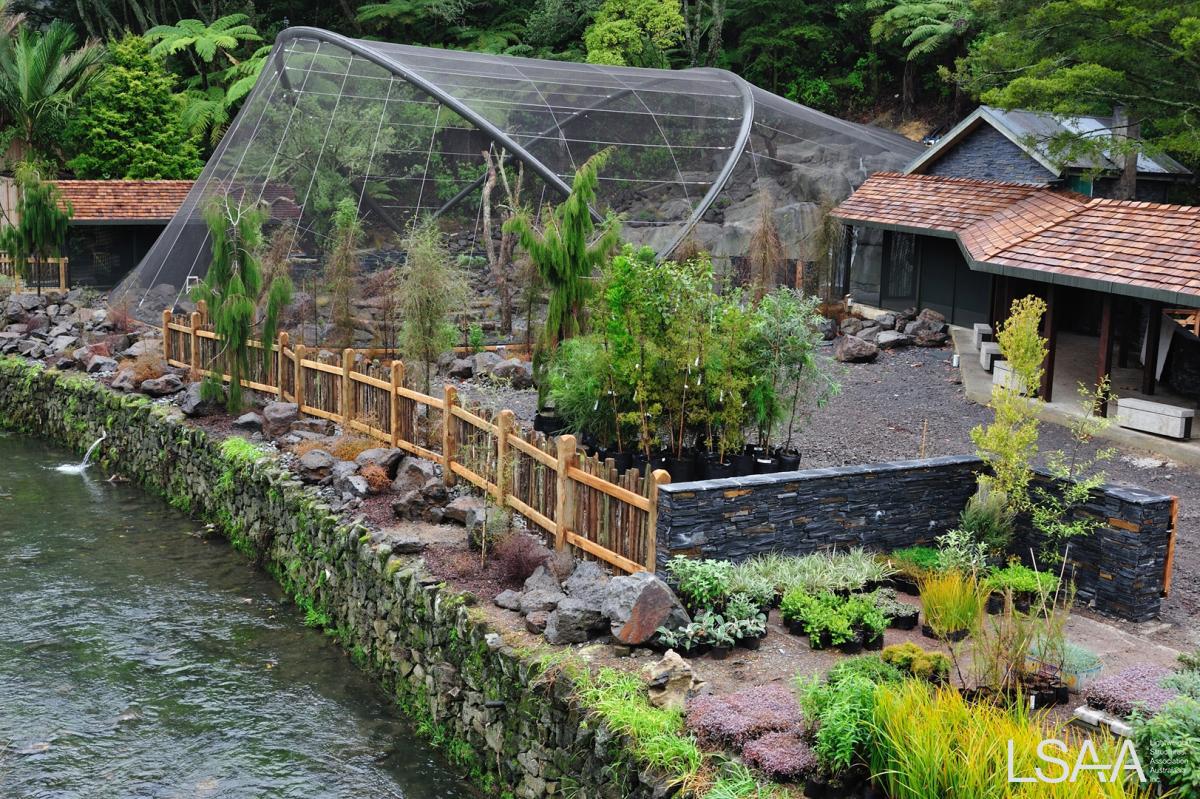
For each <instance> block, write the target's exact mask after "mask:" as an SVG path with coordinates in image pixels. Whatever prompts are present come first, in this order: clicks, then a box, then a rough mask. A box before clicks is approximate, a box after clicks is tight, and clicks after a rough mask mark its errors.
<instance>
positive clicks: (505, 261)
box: [480, 150, 525, 335]
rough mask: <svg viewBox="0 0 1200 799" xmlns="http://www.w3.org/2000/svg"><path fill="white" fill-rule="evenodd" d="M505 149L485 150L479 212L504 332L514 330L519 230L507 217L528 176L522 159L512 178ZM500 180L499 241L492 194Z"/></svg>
mask: <svg viewBox="0 0 1200 799" xmlns="http://www.w3.org/2000/svg"><path fill="white" fill-rule="evenodd" d="M504 156H505V153H504V152H503V151H502V152H501V153H500V154H499V155H498V156H496V157H494V158H493V156H492V152H491V151H490V150H484V151H483V158H484V161H485V162H486V164H487V179H486V180H485V181H484V184H483V195H482V208H481V213H480V216H481V217H482V221H483V245H484V250H485V252H486V253H487V260H488V267H489V269H490V270H491V273H492V281H493V282H494V283H495V284H496V292H497V293H498V294H499V295H500V332H501V333H503V334H504V335H510V334H511V333H512V283H513V254H514V253H515V251H516V248H517V234H516V232H515V231H514V230H512V229H511V228H505V227H504V225H506V224H507V222H508V220H510V219H512V218H513V216H514V215H515V214H516V213H517V210H518V209H519V208H520V207H521V184H522V183H524V179H525V165H524V164H523V163H519V164H518V166H517V174H516V177H515V178H514V179H513V180H509V177H508V170H507V169H506V168H505V166H504ZM497 183H499V184H501V185H502V186H503V187H504V204H503V206H501V208H500V209H499V211H500V215H501V218H502V219H503V220H504V221H503V222H501V228H502V231H503V232H502V233H501V234H500V241H499V242H496V241H495V239H493V238H492V228H493V226H494V224H495V223H494V221H493V220H494V218H495V217H496V216H497V214H496V211H497V208H496V203H494V202H493V200H492V195H493V194H494V193H495V191H496V185H497Z"/></svg>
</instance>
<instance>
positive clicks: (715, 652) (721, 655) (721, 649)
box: [708, 646, 729, 660]
mask: <svg viewBox="0 0 1200 799" xmlns="http://www.w3.org/2000/svg"><path fill="white" fill-rule="evenodd" d="M708 655H709V657H711V658H712V659H713V660H724V659H725V658H727V657H729V647H727V646H714V647H713V648H712V650H711V651H710V652H709V653H708Z"/></svg>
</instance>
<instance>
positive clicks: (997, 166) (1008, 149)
mask: <svg viewBox="0 0 1200 799" xmlns="http://www.w3.org/2000/svg"><path fill="white" fill-rule="evenodd" d="M925 173H926V174H929V175H941V176H943V177H952V178H975V179H976V180H1005V181H1012V182H1015V183H1046V182H1048V181H1051V180H1054V179H1055V176H1054V174H1053V173H1052V172H1050V170H1048V169H1046V168H1045V167H1044V166H1042V165H1041V164H1039V163H1038V162H1037V161H1035V160H1034V159H1033V158H1031V157H1030V156H1029V154H1028V153H1026V152H1025V151H1024V150H1022V149H1021V148H1020V147H1018V146H1017V145H1016V144H1014V143H1013V142H1012V141H1011V140H1010V139H1009V138H1007V137H1006V136H1005V135H1004V134H1003V133H1001V132H1000V131H998V130H996V129H995V128H993V127H992V126H991V125H989V124H986V123H984V124H981V125H980V126H979V127H978V128H976V129H975V130H973V131H971V132H970V133H968V134H967V135H966V136H965V137H963V138H962V139H961V140H960V141H959V142H958V144H955V145H954V146H953V147H950V148H949V149H948V150H947V151H946V152H945V153H944V154H943V155H942V156H941V157H940V158H938V159H937V160H936V161H934V162H933V163H932V164H930V166H929V168H928V169H926V170H925Z"/></svg>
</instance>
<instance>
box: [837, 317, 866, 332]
mask: <svg viewBox="0 0 1200 799" xmlns="http://www.w3.org/2000/svg"><path fill="white" fill-rule="evenodd" d="M839 329H840V330H841V331H842V332H843V333H844V334H846V335H847V336H853V335H854V334H856V333H857V332H858V331H860V330H862V329H863V320H861V319H859V318H858V317H856V316H848V317H846V318H845V319H843V320H842V323H841V324H840V325H839Z"/></svg>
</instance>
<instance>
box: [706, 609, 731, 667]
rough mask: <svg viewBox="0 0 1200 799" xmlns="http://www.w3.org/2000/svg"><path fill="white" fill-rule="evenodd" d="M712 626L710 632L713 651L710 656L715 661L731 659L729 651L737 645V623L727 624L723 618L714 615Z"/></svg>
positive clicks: (711, 650) (710, 651)
mask: <svg viewBox="0 0 1200 799" xmlns="http://www.w3.org/2000/svg"><path fill="white" fill-rule="evenodd" d="M711 624H712V626H711V627H709V628H708V630H709V640H711V641H712V649H710V650H709V654H710V655H712V659H713V660H724V659H725V658H727V657H729V650H731V649H733V647H734V645H735V644H736V643H737V641H736V638H735V636H736V634H737V623H736V622H727V621H725V619H724V618H722V617H721V616H716V615H714V616H713V617H712V619H711Z"/></svg>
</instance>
